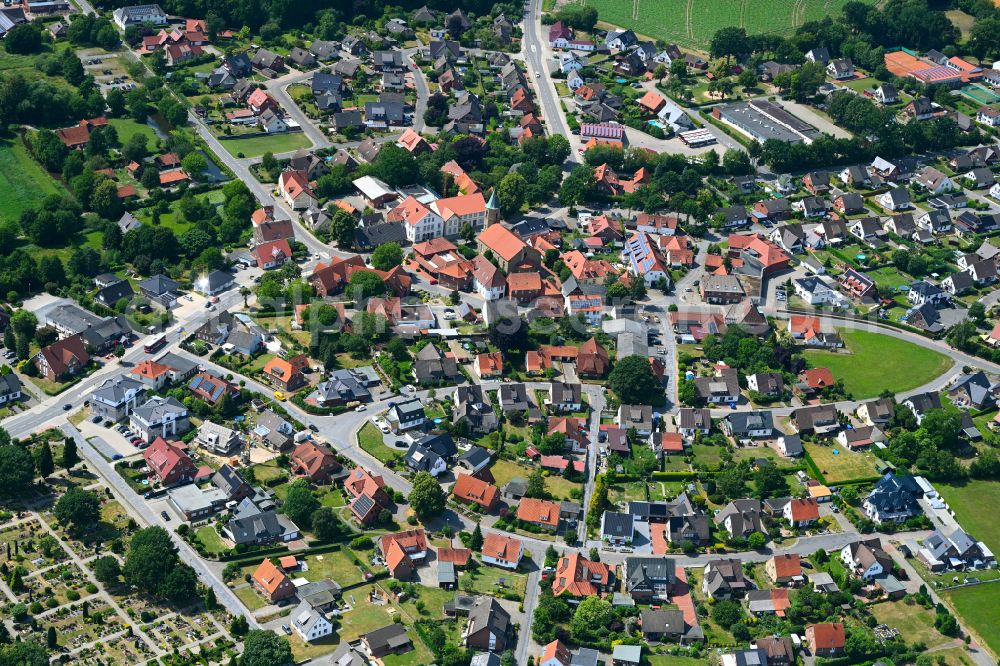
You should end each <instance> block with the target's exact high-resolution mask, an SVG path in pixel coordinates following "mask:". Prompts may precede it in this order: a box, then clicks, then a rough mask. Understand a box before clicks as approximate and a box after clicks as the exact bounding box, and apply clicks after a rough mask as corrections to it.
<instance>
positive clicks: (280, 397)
mask: <svg viewBox="0 0 1000 666" xmlns="http://www.w3.org/2000/svg"><path fill="white" fill-rule="evenodd" d="M286 397H288V396H286V395H285V394H284V393H282V392H281V391H275V392H274V399H275V400H281V401H284V400H285V398H286Z"/></svg>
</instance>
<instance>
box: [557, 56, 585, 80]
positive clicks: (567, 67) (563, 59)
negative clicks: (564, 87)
mask: <svg viewBox="0 0 1000 666" xmlns="http://www.w3.org/2000/svg"><path fill="white" fill-rule="evenodd" d="M586 66H587V63H586V62H585V61H584V60H583V58H581V57H580V56H578V55H577V54H575V53H573V52H572V51H570V52H569V53H560V54H559V71H560V72H562V73H563V74H568V73H569V72H572V71H577V72H578V71H580V70H581V69H583V68H584V67H586Z"/></svg>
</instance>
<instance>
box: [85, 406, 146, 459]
mask: <svg viewBox="0 0 1000 666" xmlns="http://www.w3.org/2000/svg"><path fill="white" fill-rule="evenodd" d="M79 430H80V432H81V433H83V436H84V438H85V439H87V441H90V443H91V444H93V445H94V447H95V448H96V449H97V450H98V451H100V452H101V455H103V456H105V457H107V458H113V457H114V455H115V454H117V455H120V456H121V457H123V458H128V457H129V456H134V455H136V454H137V453H139V448H138V447H136V446H135V445H134V444H132V442H131V441H130V439H131V436H129V437H126V436H125V435H123V434H121V433H120V432H118V431H117V430H115V427H111V428H105V427H104V425H102V424H97V423H94V422H93V420H92V419H91V417H89V416H88V417H87V419H86V420H85V421H83V422H82V423H81V424H80V426H79ZM92 438H96V439H94V440H93V441H92ZM97 439H99V440H100V444H99V443H98V442H97ZM108 451H111V452H112V453H111V455H110V456H108V455H107V452H108Z"/></svg>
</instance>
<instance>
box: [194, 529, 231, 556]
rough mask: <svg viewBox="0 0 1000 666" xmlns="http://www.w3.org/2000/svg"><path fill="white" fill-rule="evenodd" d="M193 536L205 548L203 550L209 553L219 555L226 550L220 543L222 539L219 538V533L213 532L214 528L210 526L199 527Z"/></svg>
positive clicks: (224, 545)
mask: <svg viewBox="0 0 1000 666" xmlns="http://www.w3.org/2000/svg"><path fill="white" fill-rule="evenodd" d="M195 536H196V537H197V538H198V541H200V542H201V543H202V545H203V546H205V550H207V551H208V552H210V553H221V552H222V551H224V550H226V544H224V543H222V537H220V536H219V533H218V532H216V531H215V527H213V526H212V525H204V526H202V527H199V528H198V530H197V531H196V532H195Z"/></svg>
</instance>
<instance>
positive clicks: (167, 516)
mask: <svg viewBox="0 0 1000 666" xmlns="http://www.w3.org/2000/svg"><path fill="white" fill-rule="evenodd" d="M160 518H163V520H165V521H166V522H168V523H169V522H170V514H169V513H167V512H166V511H161V512H160Z"/></svg>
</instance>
